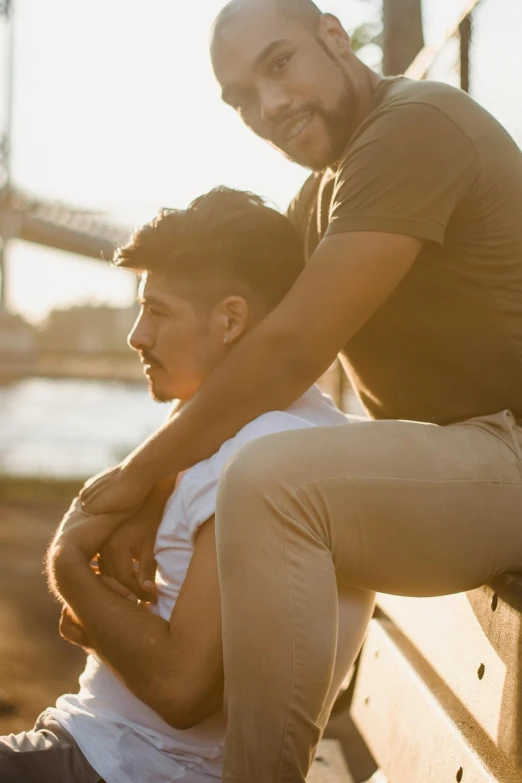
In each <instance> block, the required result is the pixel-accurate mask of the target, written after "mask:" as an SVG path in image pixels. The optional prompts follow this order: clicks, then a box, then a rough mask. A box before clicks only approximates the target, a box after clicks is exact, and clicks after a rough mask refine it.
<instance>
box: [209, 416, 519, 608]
mask: <svg viewBox="0 0 522 783" xmlns="http://www.w3.org/2000/svg"><path fill="white" fill-rule="evenodd" d="M521 445H522V431H521V430H520V428H517V427H516V425H515V423H514V421H513V418H512V417H511V415H510V414H509V413H505V414H498V415H495V416H490V417H484V418H482V419H475V420H472V421H469V422H464V423H462V424H455V425H450V426H446V427H438V426H435V425H429V424H422V423H417V422H406V421H405V422H401V421H376V422H363V423H360V424H350V425H348V426H346V427H329V428H320V429H314V428H311V429H307V430H300V431H293V432H285V433H281V434H277V435H270V436H266V437H265V438H262V439H260V440H259V441H257V442H254V443H252V444H248V445H247V446H246V447H245V448H244V449H243V450H242V451H241V452H240V453H239V455H238V459H237V461H236V466H235V467H234V464H232V465H231V466H230V468H229V471H230V474H231V475H230V476H229V478H232V484H233V486H232V489H234V487H236V488H237V487H238V485H242V486H243V489H244V490H245V491H244V492H240V493H239V494H238V496H237V498H236V500H237V501H238V502H244V505H245V508H244V509H243V511H242V513H241V515H240V517H241V519H240V522H239V523H238V524H242V525H243V526H244V525H245V524H248V522H247V521H246V520H247V519H248V517H249V510H250V516H251V515H252V511H254V506H255V505H256V501H255V500H254V498H258V499H259V501H260V504H259V516H263V513H264V512H263V508H264V509H267V508H278V509H279V512H280V513H281V515H282V516H281V520H282V521H283V522H284V524H285V526H286V534H285V540H286V543H287V545H288V544H289V543H290V542H291V541H292V536H293V535H294V534H293V533H292V529H293V528H292V524H293V521H295V522H296V524H295V526H294V530H295V542H296V543H295V548H294V551H296V548H297V546H298V541H299V535H300V534H299V529H300V526H301V527H303V526H306V527H308V529H309V528H310V527H312V528H313V532H314V533H315V534H316V536H317V537H318V538H321V540H323V541H324V542H325V543H326V544H327V546H328V547H329V548H330V550H331V552H332V556H333V561H334V566H335V570H336V573H337V577H338V580H339V581H340V582H343V581H345V582H346V583H347V584H352V585H355V586H358V587H363V588H366V589H369V590H377V591H382V592H394V593H395V592H396V593H399V594H413V595H431V594H439V593H451V592H459V591H461V590H468V589H472V588H474V587H477V586H479V585H481V584H484V583H485V582H487V581H489V580H490V579H491V578H493V577H494V576H496V575H497V574H499V573H502V572H503V571H506V570H520V571H522V524H521V516H520V514H521V508H522V457H521ZM234 471H235V472H236V479H237V480H236V481H235V485H234ZM227 472H228V471H227ZM254 485H255V488H254ZM228 486H229V488H230V486H231V485H230V481H229V483H228ZM226 487H227V484H226V482H225V484H224V485H223V490H226ZM243 495H244V497H243ZM254 516H255V514H254ZM218 523H219V524H221V526H222V528H223V529H224V528H225V527H226V524H227V520H226V519H221V520H220V519H219V518H218ZM256 525H257V526H259V520H258V519H255V520H254V521H253V522H252V526H253V527H254V528H255V527H256ZM260 531H261V532H259V535H261V534H262V532H263V528H261V529H260ZM225 535H226V534H225ZM255 535H256V532H255V529H254V530H253V531H252V536H255ZM310 540H311V541H312V539H310Z"/></svg>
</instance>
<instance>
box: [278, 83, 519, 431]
mask: <svg viewBox="0 0 522 783" xmlns="http://www.w3.org/2000/svg"><path fill="white" fill-rule="evenodd" d="M288 214H289V216H290V218H291V219H292V220H293V221H294V223H295V225H296V226H297V227H298V229H299V231H300V232H301V234H302V236H303V238H304V241H305V244H306V251H307V256H308V257H309V256H310V255H311V254H312V253H313V251H314V250H315V248H316V247H317V245H318V243H319V242H320V241H321V239H322V237H323V236H325V235H328V234H334V233H338V232H346V231H381V232H386V233H393V234H402V235H406V236H411V237H416V238H418V239H421V240H424V242H425V243H424V245H423V249H422V251H421V253H420V255H419V256H418V258H417V260H416V261H415V263H414V264H413V266H412V268H411V270H410V271H409V272H408V274H407V275H406V277H405V278H404V279H403V280H402V282H401V283H400V284H399V286H398V287H397V288H396V289H395V290H394V291H393V293H392V294H391V296H390V297H389V298H388V299H387V301H386V302H385V303H384V304H383V305H382V306H381V307H380V308H379V310H378V311H377V312H376V313H375V314H374V315H373V316H372V317H371V318H370V319H369V320H368V321H367V322H366V323H365V324H364V326H363V327H362V328H361V329H359V331H358V332H357V333H356V334H355V335H354V337H352V338H351V340H350V341H349V343H348V344H347V345H346V347H345V349H344V354H345V356H346V360H347V365H348V371H349V375H350V380H351V382H352V384H353V386H354V388H355V390H356V392H357V393H358V395H359V397H360V399H361V401H362V403H363V404H364V406H365V407H366V408H367V410H368V412H369V414H370V415H371V416H372V417H373V418H378V419H383V418H393V419H412V420H416V421H429V422H436V423H439V424H446V423H449V422H455V421H461V420H464V419H468V418H472V417H474V416H482V415H486V414H491V413H497V412H499V411H501V410H504V409H506V408H508V409H510V410H511V411H512V412H513V413H514V415H515V418H517V420H518V421H520V422H522V152H521V150H520V149H519V148H518V147H517V145H516V144H515V142H514V141H513V139H512V138H511V137H510V136H509V135H508V133H507V132H506V131H505V130H504V129H503V128H502V126H501V125H500V124H499V123H498V122H497V121H496V120H495V119H494V118H493V117H492V116H491V115H490V114H488V112H486V111H485V110H484V109H483V108H481V107H480V106H479V105H478V104H477V103H475V102H474V101H473V100H472V99H471V98H469V96H467V95H466V94H465V93H463V92H461V91H459V90H456V89H454V88H452V87H448V86H447V85H444V84H439V83H436V82H415V81H410V80H408V79H405V78H403V77H399V78H396V79H386V80H384V81H383V82H382V83H381V84H380V86H379V88H378V91H377V94H376V100H375V104H374V108H373V110H372V112H371V113H370V115H369V116H368V117H367V119H366V120H365V122H364V123H363V124H362V125H361V126H360V127H359V128H358V130H357V132H356V134H355V135H354V136H353V137H352V139H351V140H350V142H349V144H348V146H347V148H346V150H345V152H344V155H343V158H342V160H341V162H340V164H339V167H338V169H337V171H335V172H331V171H327V172H325V173H324V174H323V175H317V174H315V175H312V177H310V179H309V180H308V181H307V182H306V183H305V185H304V187H303V188H302V190H301V192H300V194H299V195H298V196H297V198H296V199H295V200H294V202H293V203H292V204H291V206H290V209H289V213H288Z"/></svg>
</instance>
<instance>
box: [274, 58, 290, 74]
mask: <svg viewBox="0 0 522 783" xmlns="http://www.w3.org/2000/svg"><path fill="white" fill-rule="evenodd" d="M291 59H292V55H291V54H282V55H281V57H278V58H277V59H276V60H274V63H273V66H272V67H273V69H274V71H282V70H283V68H284V67H285V65H286V64H287V63H288V62H289V61H290V60H291Z"/></svg>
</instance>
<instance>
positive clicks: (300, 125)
mask: <svg viewBox="0 0 522 783" xmlns="http://www.w3.org/2000/svg"><path fill="white" fill-rule="evenodd" d="M313 116H314V115H313V112H311V111H306V112H301V113H300V114H298V115H295V116H293V117H291V118H289V119H288V120H285V122H283V123H281V125H280V126H279V128H278V130H277V135H278V136H279V137H280V138H281V139H282V140H283V141H285V142H289V141H293V140H294V139H295V138H297V136H299V134H300V133H301V132H302V131H303V130H304V129H305V128H306V126H307V125H308V123H309V122H310V120H311V119H312V117H313Z"/></svg>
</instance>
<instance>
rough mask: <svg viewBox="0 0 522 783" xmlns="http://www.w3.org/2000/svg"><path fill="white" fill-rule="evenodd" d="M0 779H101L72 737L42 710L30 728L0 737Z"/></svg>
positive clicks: (60, 782)
mask: <svg viewBox="0 0 522 783" xmlns="http://www.w3.org/2000/svg"><path fill="white" fill-rule="evenodd" d="M0 781H1V782H2V783H103V781H102V780H101V778H100V776H99V775H98V773H97V772H95V770H94V769H93V768H92V767H91V765H90V764H89V763H88V761H87V759H86V758H85V756H84V755H83V754H82V752H81V751H80V749H79V747H78V745H77V744H76V742H75V741H74V739H73V738H72V737H71V736H70V734H68V733H67V732H66V731H65V730H64V729H62V728H61V726H60V725H59V723H57V722H56V721H55V720H54V719H53V718H52V717H51V716H50V715H48V714H46V713H43V714H42V715H40V717H39V718H38V720H37V721H36V724H35V727H34V729H33V730H32V731H27V732H22V733H21V734H10V735H8V736H6V737H0Z"/></svg>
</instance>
